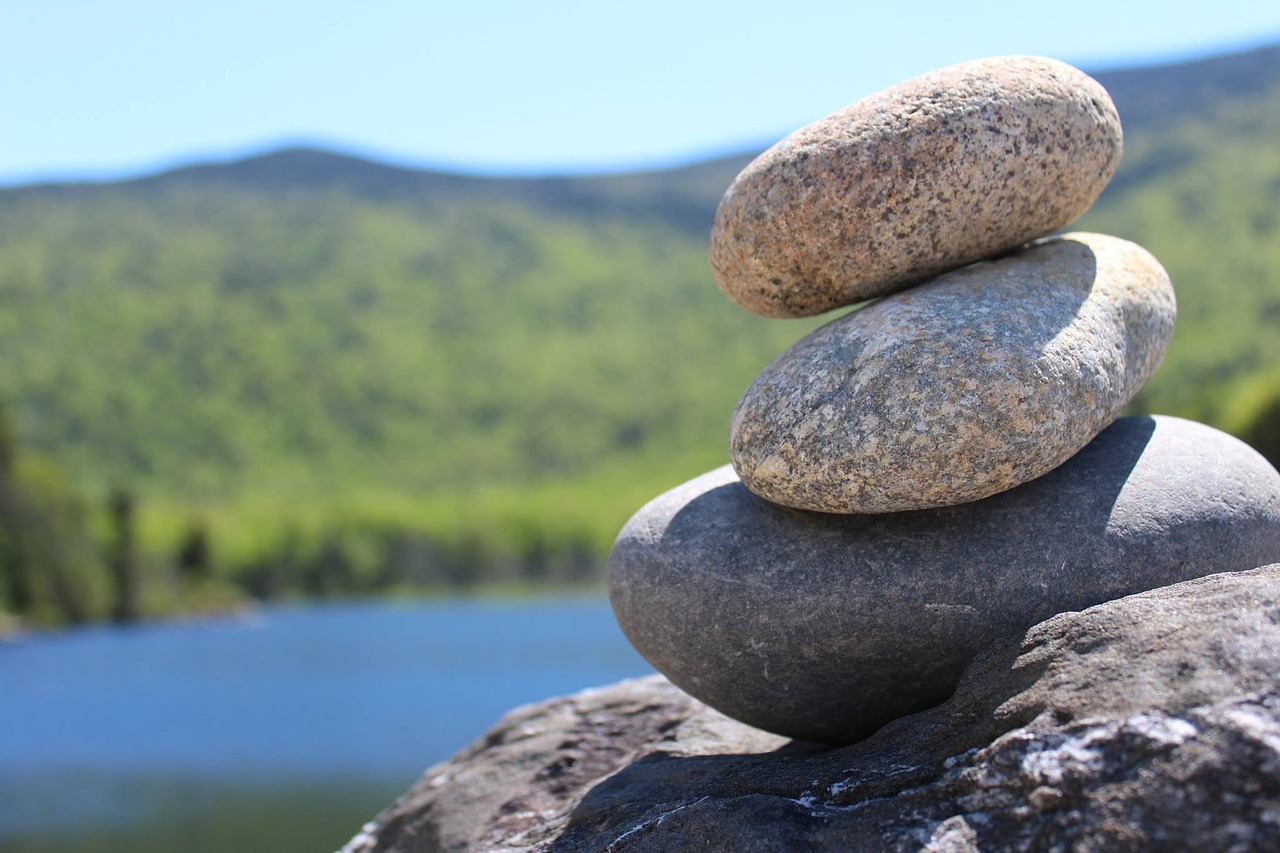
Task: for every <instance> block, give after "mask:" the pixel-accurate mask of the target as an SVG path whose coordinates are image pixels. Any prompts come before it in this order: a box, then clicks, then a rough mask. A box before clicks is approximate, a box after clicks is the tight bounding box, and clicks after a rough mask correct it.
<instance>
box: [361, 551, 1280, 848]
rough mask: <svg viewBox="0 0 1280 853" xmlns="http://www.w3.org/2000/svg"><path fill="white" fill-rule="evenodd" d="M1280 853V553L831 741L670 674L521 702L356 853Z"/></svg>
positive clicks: (1131, 600)
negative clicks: (734, 712)
mask: <svg viewBox="0 0 1280 853" xmlns="http://www.w3.org/2000/svg"><path fill="white" fill-rule="evenodd" d="M691 849H697V850H721V851H776V850H815V851H824V850H831V851H837V850H841V851H843V850H893V851H898V850H901V851H969V850H973V851H976V850H1004V849H1017V850H1068V849H1070V850H1098V851H1102V850H1150V849H1177V850H1206V851H1208V850H1213V851H1228V850H1230V851H1249V850H1258V851H1262V850H1268V851H1269V850H1277V849H1280V564H1277V565H1272V566H1267V567H1264V568H1259V569H1254V570H1252V571H1246V572H1238V573H1231V574H1219V575H1211V576H1208V577H1204V578H1199V579H1197V580H1192V581H1187V582H1185V583H1180V584H1175V585H1173V586H1167V587H1162V588H1160V589H1156V590H1152V591H1150V592H1145V593H1141V594H1138V595H1132V596H1129V597H1127V598H1122V599H1118V600H1116V601H1111V602H1107V603H1105V604H1100V605H1098V606H1096V607H1091V608H1089V609H1087V610H1083V611H1079V612H1071V613H1063V614H1060V615H1058V616H1055V617H1053V618H1051V619H1049V620H1047V621H1045V622H1042V623H1040V624H1039V625H1036V626H1035V627H1033V628H1031V629H1030V630H1028V631H1027V632H1026V633H1025V634H1023V635H1022V636H1020V637H1014V638H1010V639H1008V640H1005V641H1002V642H1000V643H997V644H996V645H995V646H993V647H992V648H991V649H989V650H988V651H987V652H986V653H984V654H983V655H981V656H980V657H979V658H978V659H977V660H976V661H975V662H974V663H973V664H972V665H971V666H970V667H969V669H968V670H967V671H966V672H965V674H964V677H963V679H962V680H961V682H960V685H959V688H958V689H957V691H956V693H955V695H953V696H952V697H951V698H950V699H949V700H948V701H947V702H945V703H944V704H942V705H940V706H938V707H936V708H933V709H930V710H928V711H924V712H922V713H918V714H914V715H912V716H908V717H903V718H901V719H898V720H895V721H894V722H892V723H890V724H888V725H887V726H885V727H884V728H882V729H880V730H879V731H878V732H876V733H875V734H874V735H872V736H871V737H870V738H867V739H866V740H863V741H860V742H858V743H855V744H853V745H851V746H846V747H839V748H832V747H825V746H819V745H816V744H805V743H801V742H797V741H791V742H788V741H786V740H784V739H783V738H780V737H777V736H774V735H769V734H766V733H764V732H760V731H757V730H755V729H751V728H749V727H747V726H744V725H742V724H740V723H736V722H733V721H731V720H729V719H727V718H725V717H723V716H721V715H720V714H718V713H716V712H715V711H712V710H711V709H709V708H707V707H706V706H705V705H702V704H701V703H699V702H697V701H696V700H693V699H690V698H689V697H687V696H685V695H684V694H683V693H680V692H679V691H678V690H676V688H674V687H672V686H671V685H670V684H669V683H667V682H666V681H665V680H663V679H662V678H661V677H658V676H654V677H651V678H645V679H638V680H634V681H624V682H621V683H620V684H617V685H614V686H611V687H606V688H601V689H597V690H588V691H585V692H583V693H579V694H577V695H575V696H571V697H567V698H563V699H556V700H551V701H548V702H543V703H540V704H537V705H531V706H528V707H525V708H521V709H518V710H516V711H513V712H511V713H510V714H508V715H507V716H506V717H504V718H503V719H502V720H501V721H500V722H499V723H498V725H497V726H495V727H494V729H493V730H492V731H490V732H489V733H488V734H487V735H486V736H485V737H484V738H483V739H482V740H481V741H479V742H477V743H476V744H474V745H473V746H471V747H470V748H469V749H467V750H466V751H464V752H463V753H461V754H459V755H458V756H456V757H454V758H453V759H451V760H449V761H447V762H444V763H443V764H439V765H437V766H435V767H433V768H431V769H430V770H428V771H427V773H426V775H425V776H424V777H423V779H422V780H421V781H419V782H418V783H417V784H416V785H415V786H414V787H413V788H412V789H411V790H410V791H409V792H408V793H407V794H405V796H404V797H403V798H401V799H400V801H398V802H397V803H395V804H394V805H393V806H391V807H390V808H389V809H388V810H387V811H385V812H384V813H383V814H381V815H380V816H378V818H376V819H375V820H374V821H372V822H371V823H369V824H368V825H366V826H365V827H364V829H363V830H362V831H361V832H360V834H359V835H357V836H356V837H355V838H354V839H352V840H351V842H350V843H349V844H348V845H347V846H346V848H344V853H373V851H403V853H407V851H434V850H477V851H479V850H486V851H488V850H503V851H517V850H518V851H564V852H565V853H571V851H619V853H621V851H626V850H635V851H684V850H691Z"/></svg>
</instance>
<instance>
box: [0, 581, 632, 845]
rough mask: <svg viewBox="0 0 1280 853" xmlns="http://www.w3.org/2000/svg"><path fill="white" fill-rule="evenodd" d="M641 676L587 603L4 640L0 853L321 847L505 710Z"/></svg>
mask: <svg viewBox="0 0 1280 853" xmlns="http://www.w3.org/2000/svg"><path fill="white" fill-rule="evenodd" d="M651 671H652V669H651V668H650V667H649V666H648V664H646V663H645V662H644V661H643V660H642V659H641V658H640V657H639V656H638V655H637V654H636V653H635V652H634V651H632V650H631V647H630V646H629V645H628V644H627V642H626V640H625V639H624V638H623V636H622V633H621V632H620V631H619V629H618V627H617V625H616V623H615V622H614V619H613V614H612V612H611V611H610V609H609V606H608V603H607V602H606V601H605V600H604V599H603V598H600V597H596V598H581V599H570V600H555V601H541V600H533V601H527V600H526V601H511V602H505V601H469V600H448V601H435V602H427V603H422V602H400V601H389V602H388V601H380V602H361V603H352V604H339V605H312V606H296V607H282V608H273V609H265V610H261V611H258V612H256V613H254V614H252V615H250V616H246V617H236V618H226V619H220V620H215V621H208V622H201V623H169V624H156V625H144V626H136V627H125V628H119V627H101V628H90V629H83V630H78V631H72V632H68V633H65V634H51V635H36V636H31V637H27V638H24V639H19V640H16V641H13V642H9V643H0V849H3V850H6V851H13V853H51V851H62V853H90V851H99V850H101V851H106V850H121V849H128V850H131V851H137V853H145V851H151V850H155V851H161V850H172V849H177V848H181V849H183V850H185V851H203V850H209V851H213V850H226V849H236V850H237V851H240V853H244V851H254V850H263V851H267V850H270V851H292V850H298V851H314V850H324V849H333V848H335V847H337V846H340V845H341V844H342V843H344V842H345V841H346V840H347V838H348V837H350V836H351V835H353V834H355V832H356V831H357V830H358V829H359V828H360V824H361V823H362V822H363V821H365V820H367V819H368V818H370V817H372V816H373V815H374V814H375V813H376V812H377V811H379V810H380V809H381V808H382V807H383V806H385V805H388V804H389V803H390V802H391V800H392V799H393V798H394V797H395V796H396V795H397V794H398V793H400V792H401V791H403V790H404V789H406V788H407V787H408V786H409V785H410V784H412V782H413V781H414V780H415V779H416V778H417V777H418V776H419V775H420V774H421V773H422V771H423V770H424V769H425V768H426V767H427V766H429V765H431V764H433V763H435V762H437V761H439V760H441V759H444V758H447V757H448V756H449V755H451V754H453V753H454V752H456V751H457V750H459V749H460V748H462V747H463V746H465V745H466V744H467V743H469V742H470V741H472V740H474V739H475V738H477V737H479V736H480V735H481V734H482V733H483V732H484V731H485V730H486V729H487V728H488V727H489V726H491V725H492V724H493V723H494V722H495V721H496V720H497V719H498V718H499V717H500V716H501V715H502V714H503V713H504V712H506V711H507V710H509V709H511V708H513V707H515V706H517V705H521V704H524V703H526V702H532V701H537V700H540V699H544V698H548V697H551V696H554V695H559V694H564V693H571V692H574V691H577V690H580V689H582V688H585V687H590V686H595V685H600V684H606V683H609V682H612V681H616V680H618V679H621V678H626V677H629V676H635V675H643V674H646V673H648V672H651Z"/></svg>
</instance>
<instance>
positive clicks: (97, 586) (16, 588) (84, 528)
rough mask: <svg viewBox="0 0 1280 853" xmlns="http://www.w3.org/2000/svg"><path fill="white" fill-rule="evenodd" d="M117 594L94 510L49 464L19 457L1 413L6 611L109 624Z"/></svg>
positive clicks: (2, 607)
mask: <svg viewBox="0 0 1280 853" xmlns="http://www.w3.org/2000/svg"><path fill="white" fill-rule="evenodd" d="M112 595H113V590H112V587H111V584H110V582H109V580H108V578H107V576H106V574H105V572H104V571H103V565H102V561H101V559H100V557H99V555H98V553H97V551H96V549H95V543H94V541H93V539H92V538H91V536H90V531H89V511H88V507H87V505H86V504H85V502H84V501H83V499H82V498H81V497H80V495H79V494H77V493H76V491H75V490H74V489H73V488H72V487H71V485H70V484H69V483H68V482H67V480H66V478H65V477H64V476H63V475H62V474H61V472H59V471H58V469H57V468H56V467H55V466H54V465H53V464H52V463H50V462H49V461H48V460H47V459H42V458H39V457H36V456H29V455H25V454H20V453H19V452H18V451H17V448H16V446H15V443H14V440H13V431H12V427H11V425H10V423H9V419H8V415H7V413H6V412H5V410H4V409H3V407H0V612H3V611H7V612H9V613H16V614H20V615H22V616H23V617H25V618H26V619H27V620H29V621H31V622H34V623H35V624H40V625H60V624H68V623H70V624H78V623H83V622H88V621H91V620H96V619H102V618H104V617H105V616H106V614H107V613H108V612H109V610H110V607H111V599H112Z"/></svg>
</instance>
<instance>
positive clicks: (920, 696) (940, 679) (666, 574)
mask: <svg viewBox="0 0 1280 853" xmlns="http://www.w3.org/2000/svg"><path fill="white" fill-rule="evenodd" d="M1277 561H1280V474H1277V473H1276V471H1275V469H1274V468H1272V467H1271V465H1270V464H1268V463H1267V461H1266V460H1265V459H1263V457H1262V456H1261V455H1259V454H1258V453H1257V452H1255V451H1254V450H1253V449H1252V448H1250V447H1249V446H1248V445H1246V444H1244V443H1243V442H1240V441H1238V440H1236V439H1235V438H1232V437H1231V436H1228V435H1226V434H1225V433H1221V432H1218V431H1217V430H1215V429H1213V428H1211V427H1207V426H1204V425H1203V424H1197V423H1194V422H1191V421H1185V420H1181V419H1178V418H1169V417H1154V418H1153V417H1145V416H1144V417H1128V418H1122V419H1121V420H1118V421H1116V423H1114V424H1113V425H1112V426H1111V427H1109V428H1108V429H1107V430H1106V431H1104V432H1103V433H1102V434H1101V435H1099V436H1098V437H1097V438H1096V439H1095V440H1094V441H1093V442H1092V443H1091V444H1090V445H1089V446H1088V447H1086V448H1085V449H1084V450H1083V451H1081V452H1080V453H1079V454H1078V455H1077V456H1076V457H1075V458H1073V459H1072V460H1071V461H1069V462H1067V463H1066V464H1065V465H1063V466H1061V467H1060V468H1058V469H1057V470H1055V471H1053V472H1052V473H1050V474H1048V475H1047V476H1045V477H1042V478H1040V479H1038V480H1035V481H1033V482H1031V483H1028V484H1026V485H1024V486H1020V487H1019V488H1017V489H1013V490H1011V491H1008V492H1004V493H1003V494H1000V495H996V496H995V497H992V498H988V499H987V500H984V501H979V502H976V503H971V504H965V505H963V506H955V507H946V508H943V509H934V510H922V511H918V512H910V513H893V514H886V515H830V514H824V513H812V512H804V511H800V510H791V509H786V508H784V507H779V506H776V505H774V504H771V503H769V502H767V501H764V500H761V499H760V498H758V497H756V496H755V495H753V494H751V493H750V492H749V491H747V490H746V489H745V488H743V487H742V485H741V483H739V481H738V480H737V478H736V477H735V476H734V474H733V471H732V469H730V468H729V467H728V466H725V467H723V468H718V469H716V470H714V471H712V472H710V473H708V474H705V475H703V476H701V477H698V478H697V479H695V480H692V481H690V482H688V483H686V484H684V485H682V486H679V487H678V488H676V489H673V490H672V491H670V492H667V493H666V494H664V495H662V496H660V497H658V498H656V499H655V500H653V501H652V502H650V503H649V504H648V505H646V506H645V507H644V508H643V509H641V510H640V511H639V512H638V513H637V514H636V515H635V516H634V517H633V518H632V519H631V521H630V522H628V523H627V525H626V527H624V528H623V530H622V533H621V534H619V536H618V541H617V543H616V544H615V546H614V550H613V555H612V557H611V558H610V563H609V585H610V597H611V599H612V602H613V609H614V612H615V613H616V615H617V617H618V622H619V623H620V624H621V626H622V630H623V631H624V632H625V633H626V635H627V638H628V639H629V640H630V641H631V643H632V645H634V646H635V648H636V649H637V651H639V652H640V654H641V655H643V656H644V657H645V658H646V659H647V660H648V661H649V662H650V663H651V664H653V665H654V666H655V667H656V668H657V669H658V670H660V671H661V672H662V673H663V674H664V675H666V676H667V677H668V678H669V679H671V681H672V682H674V683H675V684H676V685H677V686H678V687H680V688H681V689H682V690H684V691H685V692H687V693H689V694H690V695H692V696H694V697H695V698H697V699H700V700H702V701H703V702H705V703H707V704H708V705H710V706H712V707H713V708H716V709H717V710H719V711H721V712H722V713H724V714H727V715H729V716H731V717H734V718H736V719H738V720H741V721H743V722H745V723H748V724H750V725H753V726H756V727H758V728H761V729H765V730H767V731H771V732H775V733H778V734H782V735H786V736H788V737H793V738H799V739H807V740H817V741H828V742H840V741H849V740H856V739H860V738H863V737H866V736H867V735H869V734H871V733H872V732H873V731H875V730H876V729H878V728H879V727H880V726H882V725H884V724H885V723H887V722H889V721H890V720H893V719H895V718H897V717H901V716H904V715H906V714H910V713H913V712H915V711H920V710H922V709H924V708H928V707H930V706H932V705H935V704H937V703H939V702H941V701H943V700H944V699H946V698H947V696H948V695H949V694H950V693H951V692H952V690H953V689H954V687H955V685H956V684H957V682H958V681H959V678H960V675H961V673H962V671H963V670H964V669H965V667H966V666H967V665H968V664H969V662H970V661H971V660H973V658H974V657H975V656H976V655H977V654H978V653H979V652H981V651H982V650H983V649H985V648H987V647H988V646H989V645H990V644H991V643H992V641H994V640H996V639H997V638H999V637H1003V636H1005V635H1009V634H1014V633H1017V632H1021V631H1023V630H1025V629H1026V628H1028V627H1030V626H1031V625H1034V624H1036V623H1038V622H1041V621H1043V620H1044V619H1047V618H1048V617H1050V616H1052V615H1054V614H1057V613H1061V612H1065V611H1069V610H1080V609H1083V608H1085V607H1089V606H1092V605H1094V604H1099V603H1101V602H1104V601H1110V600H1112V599H1115V598H1120V597H1122V596H1125V595H1130V594H1132V593H1136V592H1141V591H1144V590H1148V589H1153V588H1156V587H1160V586H1165V585H1167V584H1172V583H1177V582H1180V581H1184V580H1189V579H1191V578H1196V577H1201V576H1203V575H1208V574H1214V573H1216V572H1224V571H1239V570H1244V569H1251V568H1254V567H1255V566H1260V565H1265V564H1268V563H1274V562H1277Z"/></svg>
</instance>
